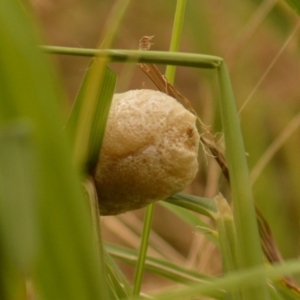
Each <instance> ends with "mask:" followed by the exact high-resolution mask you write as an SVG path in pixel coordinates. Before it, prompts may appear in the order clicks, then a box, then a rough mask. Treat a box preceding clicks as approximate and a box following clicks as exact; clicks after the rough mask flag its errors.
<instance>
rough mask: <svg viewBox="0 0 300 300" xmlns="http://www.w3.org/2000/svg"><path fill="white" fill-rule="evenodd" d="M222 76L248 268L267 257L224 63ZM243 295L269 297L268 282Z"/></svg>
mask: <svg viewBox="0 0 300 300" xmlns="http://www.w3.org/2000/svg"><path fill="white" fill-rule="evenodd" d="M218 76H219V82H220V110H221V116H222V124H223V130H224V136H225V144H226V157H227V160H228V167H229V175H230V182H231V190H232V200H233V208H234V209H233V211H234V223H235V228H236V234H237V265H238V268H240V269H244V268H249V267H253V266H258V265H262V264H263V256H262V250H261V247H260V240H259V233H258V226H257V222H256V216H255V208H254V202H253V197H252V191H251V183H250V177H249V171H248V167H247V161H246V155H245V149H244V144H243V137H242V133H241V129H240V124H239V119H238V112H237V109H236V105H235V100H234V96H233V91H232V88H231V83H230V79H229V75H228V71H227V68H226V65H225V64H224V63H223V64H222V65H221V66H220V68H219V69H218ZM243 296H244V299H268V290H267V285H266V281H264V280H261V283H260V284H259V285H258V286H257V288H256V289H255V290H253V291H252V292H251V293H245V294H244V295H243Z"/></svg>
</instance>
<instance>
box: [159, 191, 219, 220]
mask: <svg viewBox="0 0 300 300" xmlns="http://www.w3.org/2000/svg"><path fill="white" fill-rule="evenodd" d="M164 201H166V202H168V203H172V204H174V205H177V206H180V207H183V208H186V209H189V210H191V211H194V212H197V213H199V214H201V215H204V216H207V217H209V218H211V219H213V220H215V218H216V212H217V207H216V203H215V201H213V200H212V199H209V198H201V197H197V196H192V195H187V194H183V193H178V194H176V195H174V196H171V197H169V198H168V199H166V200H164Z"/></svg>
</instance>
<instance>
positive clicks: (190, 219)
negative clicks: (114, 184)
mask: <svg viewBox="0 0 300 300" xmlns="http://www.w3.org/2000/svg"><path fill="white" fill-rule="evenodd" d="M271 2H272V3H271ZM287 2H288V3H289V4H290V5H291V7H293V8H294V9H295V11H296V12H299V4H298V2H297V1H287ZM170 3H172V4H169V3H168V4H164V5H163V10H170V9H171V7H172V9H175V7H176V9H175V15H174V16H172V18H173V20H174V23H173V30H169V31H168V32H169V39H170V40H171V42H170V45H171V46H170V51H138V50H113V49H114V45H115V44H114V43H115V41H116V40H117V37H118V35H119V30H120V28H121V24H122V22H124V19H126V15H127V14H128V13H129V11H130V1H125V0H119V1H116V3H115V4H114V5H111V6H112V7H111V12H110V14H109V15H108V17H107V20H106V24H105V27H104V31H103V37H102V38H101V40H100V42H99V48H98V49H86V48H81V49H80V48H74V47H54V46H42V47H41V46H40V43H39V37H38V36H37V34H36V32H37V30H36V28H38V27H39V25H38V22H36V21H34V20H33V18H31V17H30V13H27V12H26V11H25V9H24V7H23V6H22V5H21V4H20V2H19V1H16V0H3V3H2V8H1V10H0V46H1V52H0V79H1V80H0V264H1V271H0V272H1V275H0V299H31V298H32V297H33V298H34V299H35V297H36V298H37V299H51V300H52V299H64V300H65V299H70V300H71V299H72V300H74V299H145V298H147V296H146V293H147V294H151V296H153V297H154V299H190V298H191V297H197V299H204V297H206V296H207V297H210V298H212V299H232V300H238V299H244V300H247V299H249V300H250V299H262V300H263V299H300V291H299V289H298V290H297V283H296V282H297V281H296V280H297V274H299V273H300V262H299V261H298V260H297V259H296V257H297V256H299V249H298V248H299V247H298V245H299V242H300V239H299V224H298V223H299V215H300V204H299V201H298V199H299V197H300V187H299V184H298V178H300V177H299V176H300V174H299V171H298V170H300V165H299V162H298V161H299V160H298V152H299V151H298V149H299V148H300V143H299V139H296V138H294V139H290V140H288V138H289V137H290V136H292V134H293V133H294V132H296V130H297V129H298V127H299V125H300V124H299V120H298V119H299V116H298V114H295V113H294V109H295V108H296V109H298V105H297V102H296V101H292V100H293V99H287V98H285V99H284V101H285V103H284V104H282V103H280V101H279V100H278V99H276V103H273V101H264V100H265V98H266V97H270V95H275V96H274V98H276V93H279V94H280V93H281V90H280V87H277V86H275V84H274V86H272V89H273V88H274V90H275V89H276V88H278V91H277V92H274V91H273V90H272V91H271V92H269V93H267V89H265V90H264V89H262V90H260V87H261V83H262V82H263V80H264V79H265V77H266V76H267V75H269V74H270V73H271V72H272V66H273V65H274V64H275V63H276V62H277V60H278V59H280V55H282V53H283V52H284V51H285V50H286V47H287V45H288V44H289V42H290V40H291V39H292V38H293V36H294V35H295V33H296V32H297V30H298V28H299V20H298V16H297V15H296V13H294V12H293V11H292V10H291V9H290V8H289V7H288V6H287V4H285V2H283V3H282V2H280V1H279V2H278V4H276V1H265V2H264V3H262V4H257V3H256V1H245V3H246V4H241V3H239V4H237V5H236V7H233V6H235V4H233V3H231V2H228V6H229V7H227V8H226V10H225V11H226V13H224V15H222V18H223V19H222V18H221V21H222V20H223V21H224V20H225V19H226V18H229V19H230V16H232V15H234V14H237V13H239V17H241V18H242V17H244V16H247V18H249V16H252V15H251V12H252V11H255V12H254V13H253V18H252V19H251V18H250V21H249V23H248V24H246V26H245V27H244V29H243V30H242V34H241V35H240V38H239V39H238V40H237V43H236V45H235V46H234V47H232V48H231V49H230V51H228V52H227V57H224V59H223V58H222V57H223V55H222V51H221V50H219V49H217V48H215V47H217V45H218V44H217V43H215V41H214V38H213V37H212V35H213V34H215V35H216V36H217V35H218V33H217V32H216V31H217V30H216V28H218V30H220V27H214V26H213V21H214V20H215V19H213V18H217V16H220V15H221V14H220V12H218V8H215V10H214V11H213V14H214V17H213V16H211V20H209V18H210V16H209V12H208V11H206V10H205V11H206V14H207V15H208V16H207V15H205V12H204V11H197V10H196V9H195V8H194V6H193V5H195V6H196V7H197V8H199V4H197V5H196V4H192V1H184V0H178V1H177V5H175V2H174V3H173V2H170ZM201 5H203V6H205V3H201V4H200V6H201ZM223 5H225V4H220V6H223ZM254 6H255V7H257V10H254V9H253V7H254ZM274 6H275V8H274ZM273 8H274V11H272V9H273ZM152 9H155V5H154V4H153V8H152ZM221 9H222V7H221ZM157 10H159V8H158V7H157ZM278 12H280V13H278ZM230 13H231V15H230ZM226 14H227V15H226ZM280 15H282V18H286V19H288V20H290V24H293V25H290V27H291V28H289V29H288V31H289V32H292V34H290V35H289V36H288V38H287V40H286V43H284V42H282V43H281V44H283V46H282V47H281V48H280V49H279V51H278V52H277V54H276V53H275V54H274V55H273V56H272V58H271V61H270V65H269V66H268V65H267V66H266V65H265V64H264V67H263V68H264V69H263V68H261V67H257V68H256V66H255V64H254V63H253V62H252V61H251V60H246V59H245V58H243V52H245V49H248V48H249V49H250V48H251V38H252V37H253V35H254V33H255V32H256V31H257V30H258V29H260V28H262V27H263V22H264V21H265V22H266V23H268V24H267V25H265V26H266V27H270V28H268V30H269V31H268V32H273V33H274V35H275V37H274V40H277V39H279V40H280V39H283V38H282V35H283V34H284V33H283V32H282V31H280V30H279V27H280V25H278V27H276V26H277V25H276V24H280V23H279V22H277V19H278V18H279V16H280ZM112 16H113V17H112ZM186 16H188V18H186ZM221 21H220V22H221ZM293 21H294V22H293ZM127 22H128V21H127ZM184 24H187V26H188V27H189V30H190V31H189V33H190V34H191V35H192V37H190V38H191V39H195V40H196V41H195V42H194V45H197V43H199V40H200V39H201V40H202V43H203V45H202V46H203V48H205V49H204V50H205V52H207V53H212V54H214V55H206V54H205V55H204V54H195V53H185V52H179V50H180V49H181V47H180V41H182V40H183V38H184V35H183V32H184V30H183V29H184ZM295 24H296V25H295ZM233 26H234V23H233ZM198 27H203V28H204V29H203V28H201V30H199V31H198V29H199V28H198ZM214 30H215V32H214ZM199 32H200V33H201V34H199ZM198 34H199V36H197V35H198ZM145 35H147V32H145ZM200 35H201V37H200ZM219 35H220V33H219ZM225 40H226V39H225ZM262 40H263V38H262V37H260V42H261V41H262ZM249 41H250V42H249ZM295 43H296V42H295ZM219 46H220V47H221V46H222V44H220V45H219ZM223 46H224V45H223ZM267 46H268V45H264V46H263V47H262V48H261V49H260V50H261V51H262V49H265V48H267ZM224 47H225V46H224ZM225 48H226V47H225ZM295 48H296V50H294V51H295V53H293V58H294V60H295V64H297V66H298V65H299V62H298V61H299V49H298V48H299V47H298V45H296V46H295ZM226 49H227V48H226ZM254 50H255V49H252V51H254ZM257 51H258V50H257ZM193 52H196V51H193ZM225 52H226V51H225ZM201 53H202V51H201ZM54 54H63V55H73V56H86V57H92V59H91V62H90V65H89V69H88V71H87V72H86V75H85V76H84V80H83V82H82V84H81V87H80V90H79V92H78V94H77V97H76V100H75V104H74V106H73V108H72V110H71V113H70V116H69V118H68V119H67V120H64V116H63V106H64V103H65V98H64V96H63V93H62V88H63V87H62V84H61V83H60V81H59V80H58V76H57V75H56V74H55V72H54V70H53V66H52V65H51V63H50V59H49V56H52V55H54ZM256 55H257V56H259V54H257V53H256ZM297 60H298V61H297ZM240 61H242V62H244V63H243V64H242V63H241V62H240ZM261 61H263V59H262V58H261ZM116 62H118V63H120V64H121V65H123V66H128V68H130V66H131V67H132V65H134V64H135V63H137V62H145V63H157V64H160V65H163V64H165V65H168V67H167V71H166V77H167V78H168V80H169V82H170V83H172V84H174V86H176V88H177V80H175V78H176V76H177V75H176V76H175V74H179V73H180V71H181V70H183V69H182V68H177V69H175V66H185V67H189V68H188V70H191V68H193V70H195V69H196V70H197V72H198V73H197V75H196V76H197V78H198V77H199V76H200V75H201V76H202V77H203V82H204V84H203V86H202V87H205V86H206V88H207V91H208V90H209V91H210V92H207V95H210V96H208V98H209V99H210V98H216V99H218V101H214V104H212V103H210V104H209V105H207V106H209V109H207V114H206V115H203V114H202V113H201V109H199V107H201V106H199V103H197V102H196V101H195V99H191V103H192V105H193V107H194V109H195V111H197V113H198V115H199V116H200V118H201V120H203V122H204V123H205V124H211V127H210V129H209V133H207V131H206V132H205V138H207V136H208V138H210V139H211V142H213V143H215V144H213V145H214V146H215V147H216V148H214V149H215V150H219V149H222V143H223V142H224V148H225V149H226V150H225V151H224V152H225V159H224V161H223V163H224V164H223V165H222V164H221V167H222V166H223V167H224V170H223V171H224V172H223V174H222V172H221V171H220V170H219V169H217V168H215V167H216V165H214V164H215V157H213V155H211V153H210V152H209V151H210V147H207V144H206V146H205V145H204V144H205V140H202V143H204V144H203V149H205V151H202V149H200V150H201V151H202V152H205V153H200V154H199V155H200V157H201V159H199V161H200V173H201V176H202V177H205V179H203V178H200V177H201V176H200V177H199V178H197V180H196V181H199V182H196V183H195V185H198V190H201V191H203V195H205V196H204V197H199V196H196V195H188V194H186V193H179V194H176V195H174V196H173V197H171V198H169V199H166V201H162V203H158V204H152V205H150V206H149V207H148V208H147V209H146V213H145V218H144V223H143V229H142V230H141V226H140V229H139V230H141V235H140V236H139V238H140V245H141V246H140V248H138V247H137V248H138V249H129V248H128V247H124V246H121V245H118V244H112V243H111V242H110V243H107V242H106V241H105V238H104V237H103V232H102V231H103V229H102V225H103V224H102V222H101V224H99V223H100V222H99V218H100V216H99V214H98V212H99V211H98V207H97V199H96V195H95V191H94V189H93V186H92V185H91V184H90V182H87V183H86V179H87V178H88V173H89V172H90V171H91V170H92V169H93V167H94V165H95V163H96V161H97V158H98V153H99V152H100V149H101V144H102V139H103V136H104V132H105V124H106V120H107V117H108V113H109V107H110V103H111V99H112V95H113V93H114V91H115V89H116V85H117V77H118V80H119V81H122V74H121V75H119V76H117V74H116V73H117V72H114V71H112V70H111V69H110V67H111V65H113V64H114V63H116ZM284 64H286V66H285V65H284ZM281 67H282V68H284V67H286V69H287V70H293V69H292V67H291V64H290V63H289V61H284V63H283V64H282V65H281ZM176 70H177V73H175V71H176ZM200 70H201V71H200ZM245 70H246V71H245ZM124 72H125V71H124ZM129 73H130V69H129ZM257 73H258V74H263V76H262V77H261V79H259V75H257ZM289 76H291V77H293V76H294V75H293V74H292V72H290V73H289V74H288V76H286V75H285V76H283V77H282V78H280V82H281V83H282V86H283V87H285V81H286V82H288V81H289V80H291V79H290V78H289ZM257 78H258V79H257ZM124 80H125V79H124ZM197 80H198V79H197ZM179 81H180V77H179V79H178V85H180V84H179ZM124 82H125V81H124ZM174 82H175V83H174ZM253 82H254V83H255V84H254V85H253ZM257 82H258V84H257ZM270 82H271V83H272V81H270ZM232 83H233V84H232ZM124 85H125V84H124ZM253 86H254V88H253ZM287 86H288V87H289V85H287ZM283 89H284V91H288V88H283ZM197 90H198V86H195V89H194V90H193V91H192V93H191V94H194V95H195V94H197ZM233 90H234V91H235V93H234V92H233ZM245 90H246V91H247V92H248V91H249V90H250V91H251V93H250V96H249V97H245V95H246V93H247V92H245ZM295 90H296V91H297V90H299V88H297V87H296V89H295ZM183 93H184V91H183ZM295 93H296V92H295ZM234 94H236V95H238V96H237V97H236V99H241V98H245V99H246V101H245V102H241V101H236V99H235V97H234ZM294 95H295V94H294ZM202 96H203V95H202ZM297 96H299V93H298V94H297ZM297 96H294V97H295V98H296V100H297V99H299V98H297ZM188 97H190V95H188ZM254 97H255V98H256V102H258V103H254V104H255V105H254V104H253V103H252V102H250V100H252V101H254V100H253V99H254ZM287 97H290V96H289V95H288V96H287ZM195 98H198V97H195ZM298 101H299V100H298ZM246 104H247V105H246ZM271 104H274V105H273V106H272V107H271V106H270V105H271ZM203 107H204V105H203V106H202V108H203ZM238 107H242V108H243V110H242V111H241V112H239V109H238ZM285 126H286V127H285ZM200 127H201V126H199V130H200V131H201V130H202V131H203V128H204V129H205V128H206V127H204V126H203V124H202V127H201V128H200ZM206 129H207V128H206ZM242 129H243V130H242ZM281 131H282V133H281ZM211 132H213V134H211ZM218 132H222V136H221V138H220V139H219V137H218V135H217V133H218ZM274 132H275V134H274ZM214 134H216V135H214ZM214 137H216V139H217V137H218V141H217V142H216V140H214ZM272 140H273V142H272ZM200 148H201V147H200ZM247 153H249V157H248V156H247ZM264 153H265V154H264ZM213 154H214V156H216V157H217V158H220V159H221V158H224V157H223V156H222V155H221V154H219V155H220V156H218V154H216V153H214V152H213ZM212 165H214V167H212ZM227 167H228V168H227ZM264 168H265V170H264ZM249 169H250V171H249ZM216 170H217V171H216ZM226 172H229V173H226ZM226 174H227V177H228V178H227V180H228V181H230V183H229V182H228V183H227V182H226V178H225V177H226ZM224 175H225V176H224ZM260 175H261V176H260ZM224 178H225V179H224ZM82 182H85V183H86V184H85V187H86V191H87V193H85V190H84V188H83V186H82ZM254 183H255V184H254ZM204 186H213V187H215V188H213V189H212V190H213V193H211V192H210V193H209V192H208V191H207V190H205V188H204ZM219 186H220V187H221V188H220V189H219ZM216 187H217V188H216ZM195 190H196V189H195ZM205 191H206V193H205ZM219 191H221V192H222V194H223V195H224V197H223V196H222V194H219V193H218V192H219ZM195 194H196V193H195ZM197 194H198V193H197ZM225 198H226V199H225ZM254 199H255V201H254ZM162 200H163V199H162ZM255 202H256V203H257V206H256V205H255ZM156 206H158V207H159V208H160V209H162V210H163V211H164V212H165V213H166V214H169V216H172V222H181V224H184V226H187V227H188V228H189V230H190V231H191V232H192V231H196V230H197V231H199V235H201V236H202V237H203V239H202V240H201V241H202V244H201V245H203V244H205V243H206V244H209V245H210V247H211V248H210V249H219V252H220V255H216V257H215V260H218V261H219V263H216V264H217V265H218V264H219V265H221V264H222V270H223V272H222V274H213V272H205V271H203V270H200V271H199V270H197V269H196V268H194V266H193V265H189V264H188V260H187V259H186V257H184V255H181V254H180V255H179V254H178V253H179V251H177V250H176V251H174V249H173V248H172V247H170V245H168V242H167V239H166V240H165V241H163V242H161V241H160V242H159V243H157V244H155V243H153V241H152V240H151V234H153V231H152V229H151V228H152V225H154V223H155V207H156ZM260 211H262V213H260ZM160 216H161V215H160ZM105 218H106V217H105ZM107 218H112V219H111V220H114V221H116V222H119V221H120V220H121V221H122V218H121V217H120V219H119V218H118V217H107ZM132 218H134V214H133V215H132ZM266 220H267V222H268V223H269V226H270V227H269V226H268V223H267V222H266ZM104 223H105V220H104ZM163 224H164V223H163ZM122 226H124V227H125V226H126V223H125V222H124V223H122ZM131 226H133V227H135V228H134V230H132V232H134V231H136V232H138V229H137V227H136V225H131ZM128 227H130V226H128ZM270 228H271V229H272V232H273V235H274V236H275V240H276V242H277V243H278V248H279V249H280V250H281V253H282V256H283V258H284V263H282V261H281V255H280V253H279V252H278V249H277V246H276V244H274V240H273V237H272V234H271V233H270V231H269V230H270ZM157 245H161V248H160V246H157ZM191 247H192V246H191ZM149 248H150V250H153V249H154V250H155V251H154V252H156V253H158V254H162V255H161V257H155V255H152V254H148V250H149ZM166 249H169V250H166ZM195 249H196V251H198V252H199V251H201V247H200V248H197V247H196V248H195ZM168 251H170V252H168ZM169 257H170V259H169ZM172 257H173V259H172ZM175 257H176V259H175ZM210 257H212V256H209V255H208V258H210ZM119 261H122V263H123V264H124V263H125V264H126V265H127V264H128V265H135V271H134V272H133V273H134V274H135V275H134V276H131V277H132V278H129V277H130V276H127V274H126V272H125V271H123V268H122V265H121V267H120V265H117V263H116V262H119ZM191 261H193V260H191ZM211 265H212V264H211ZM145 272H150V273H153V274H157V275H159V276H161V277H164V278H167V279H168V280H169V281H168V282H169V283H168V285H169V289H167V290H166V289H165V288H164V289H162V286H159V285H158V288H161V290H158V289H156V291H155V293H154V292H152V291H150V292H148V291H146V292H145V291H144V290H143V282H144V278H145ZM147 274H148V273H147ZM291 276H295V280H294V279H291ZM131 280H132V282H131ZM32 295H34V296H32Z"/></svg>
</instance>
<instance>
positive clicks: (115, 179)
mask: <svg viewBox="0 0 300 300" xmlns="http://www.w3.org/2000/svg"><path fill="white" fill-rule="evenodd" d="M198 145H199V133H198V131H197V128H196V117H195V116H194V115H193V114H192V113H190V112H189V111H188V110H186V109H185V108H184V107H183V106H182V105H181V104H180V103H179V102H177V101H176V100H175V99H174V98H172V97H170V96H168V95H166V94H164V93H162V92H159V91H153V90H146V89H144V90H131V91H128V92H125V93H122V94H115V95H114V98H113V101H112V105H111V110H110V113H109V117H108V121H107V127H106V132H105V135H104V140H103V145H102V149H101V153H100V157H99V161H98V164H97V167H96V171H95V183H96V188H97V193H98V197H99V205H100V212H101V214H102V215H115V214H119V213H123V212H126V211H129V210H134V209H138V208H141V207H144V206H146V205H147V204H149V203H151V202H154V201H157V200H163V199H165V198H167V197H169V196H171V195H173V194H175V193H177V192H179V191H181V190H182V189H184V188H185V187H186V186H187V185H188V184H189V183H190V182H191V181H192V180H193V179H194V177H195V175H196V173H197V170H198V162H197V154H198Z"/></svg>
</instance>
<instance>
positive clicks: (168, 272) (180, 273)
mask: <svg viewBox="0 0 300 300" xmlns="http://www.w3.org/2000/svg"><path fill="white" fill-rule="evenodd" d="M105 248H106V249H107V251H108V253H109V254H110V255H111V256H113V257H115V258H117V259H119V260H121V261H123V262H126V263H129V264H131V265H134V264H135V263H136V261H137V259H138V253H137V252H136V251H134V250H131V249H128V248H125V247H121V246H116V245H111V244H106V245H105ZM145 268H146V270H148V271H150V272H153V273H155V274H158V275H161V276H163V277H166V278H168V279H171V280H173V281H175V282H178V283H184V284H189V283H191V282H202V283H203V282H207V283H208V282H210V280H211V278H212V277H210V276H207V275H205V274H201V273H200V272H197V271H192V270H188V269H186V268H183V267H181V266H178V265H176V264H173V263H171V262H168V261H165V260H162V259H158V258H154V257H150V256H147V257H146V261H145Z"/></svg>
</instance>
